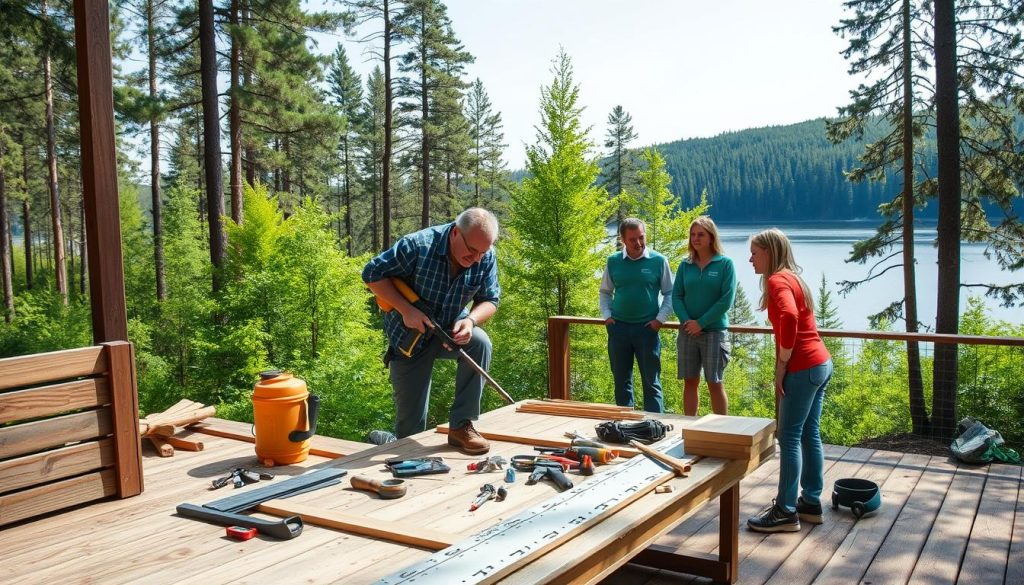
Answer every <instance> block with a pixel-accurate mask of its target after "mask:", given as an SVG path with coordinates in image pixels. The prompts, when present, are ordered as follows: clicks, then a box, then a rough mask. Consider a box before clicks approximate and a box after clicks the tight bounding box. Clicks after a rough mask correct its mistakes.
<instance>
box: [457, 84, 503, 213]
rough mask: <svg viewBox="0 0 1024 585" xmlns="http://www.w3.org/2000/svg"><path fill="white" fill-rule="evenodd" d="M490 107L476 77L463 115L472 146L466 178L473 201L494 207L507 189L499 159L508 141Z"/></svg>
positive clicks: (480, 204) (497, 117)
mask: <svg viewBox="0 0 1024 585" xmlns="http://www.w3.org/2000/svg"><path fill="white" fill-rule="evenodd" d="M492 108H493V106H492V105H491V99H490V98H489V97H488V96H487V91H486V90H485V89H484V84H483V82H482V81H480V79H479V78H477V79H476V80H475V81H474V82H473V84H472V85H471V86H470V90H469V92H468V94H467V95H466V119H467V120H468V121H469V138H470V141H471V149H472V151H471V153H470V161H469V164H470V175H469V181H470V183H471V184H472V188H473V199H472V203H473V205H475V206H477V207H487V208H489V209H491V210H492V211H493V210H495V209H499V208H500V206H501V203H500V199H501V195H503V194H504V193H505V192H507V190H508V185H507V180H506V175H507V173H508V171H507V169H506V168H505V162H504V160H502V154H503V153H504V151H505V147H506V146H507V145H506V144H505V143H504V139H505V135H504V133H503V132H502V124H501V112H494V111H493V110H492ZM485 195H486V198H485Z"/></svg>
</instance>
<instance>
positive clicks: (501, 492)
mask: <svg viewBox="0 0 1024 585" xmlns="http://www.w3.org/2000/svg"><path fill="white" fill-rule="evenodd" d="M506 496H508V490H507V489H505V486H504V484H502V486H501V487H499V488H498V493H497V494H496V495H495V496H494V501H495V502H503V501H505V497H506Z"/></svg>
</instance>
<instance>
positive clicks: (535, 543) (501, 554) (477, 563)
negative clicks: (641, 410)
mask: <svg viewBox="0 0 1024 585" xmlns="http://www.w3.org/2000/svg"><path fill="white" fill-rule="evenodd" d="M681 445H682V437H675V438H672V439H669V440H668V441H667V442H665V443H664V444H663V445H660V446H659V447H658V450H659V451H661V452H662V453H667V454H669V455H673V456H675V457H681V456H682V455H683V450H682V447H681ZM673 451H675V453H673ZM671 475H672V472H671V471H668V470H667V468H666V467H663V466H662V465H661V464H659V463H657V462H655V461H653V460H651V459H650V458H648V457H643V456H640V457H633V458H631V459H630V460H629V461H627V462H625V463H621V464H619V465H616V466H615V467H614V468H613V469H610V470H608V471H607V472H605V473H600V474H598V475H595V476H593V477H590V478H588V479H587V481H585V482H583V483H581V484H579V485H577V486H575V487H573V488H572V489H570V490H568V491H565V492H562V493H560V494H558V495H556V496H554V497H553V498H551V499H550V500H547V501H545V502H544V503H542V504H538V505H536V506H534V507H532V508H530V509H528V510H525V511H523V512H520V513H519V514H518V515H516V516H514V517H512V518H509V519H508V520H505V521H504V522H499V523H498V524H495V525H494V526H491V527H489V528H486V529H484V530H482V531H480V532H478V533H477V534H475V535H473V536H470V537H469V538H467V539H465V540H463V541H460V542H458V543H456V544H454V545H452V546H450V547H448V548H446V549H444V550H440V551H438V552H436V553H434V554H433V555H431V556H429V557H427V558H426V559H423V560H422V561H420V562H418V563H415V564H413V565H410V566H409V567H406V568H405V569H402V570H401V571H399V572H397V573H393V574H391V575H388V576H387V577H384V578H383V579H381V580H380V581H378V582H377V583H378V584H379V585H397V584H400V583H415V584H416V585H421V584H434V583H436V584H438V585H450V584H452V583H479V582H481V581H483V580H485V579H488V578H494V577H496V576H500V574H501V572H502V571H503V570H505V569H507V568H508V567H510V566H511V565H512V564H514V563H518V562H520V561H522V560H523V559H525V558H529V557H530V556H531V555H535V554H537V553H538V552H540V551H541V550H543V549H544V548H545V546H547V545H548V544H550V543H552V542H554V541H556V540H557V539H559V538H561V537H563V536H565V535H566V534H568V533H571V532H578V531H581V530H582V526H583V525H584V524H585V523H587V522H588V521H591V520H594V519H596V518H598V517H601V516H604V515H607V514H608V513H610V512H611V511H613V510H615V509H616V506H618V505H619V504H621V503H622V502H625V501H626V500H629V499H630V498H633V497H635V496H636V495H637V493H638V492H640V491H641V490H643V488H645V487H648V486H650V485H651V484H652V483H653V482H655V481H656V480H659V479H662V478H665V477H667V476H671Z"/></svg>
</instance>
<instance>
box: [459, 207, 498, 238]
mask: <svg viewBox="0 0 1024 585" xmlns="http://www.w3.org/2000/svg"><path fill="white" fill-rule="evenodd" d="M455 225H456V227H458V228H459V231H460V232H462V233H466V234H468V233H469V232H471V231H473V230H475V229H479V230H482V231H483V232H484V233H485V234H487V235H488V236H490V238H491V241H492V242H493V241H496V240H497V239H498V218H496V217H494V214H493V213H491V212H490V211H487V210H486V209H484V208H483V207H470V208H469V209H467V210H465V211H463V212H462V213H460V214H459V216H458V217H456V218H455Z"/></svg>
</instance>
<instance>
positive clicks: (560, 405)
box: [516, 398, 644, 420]
mask: <svg viewBox="0 0 1024 585" xmlns="http://www.w3.org/2000/svg"><path fill="white" fill-rule="evenodd" d="M516 412H532V413H537V414H553V415H557V416H573V417H579V418H599V419H602V420H643V419H644V415H643V413H641V412H637V411H635V410H633V408H632V407H630V406H615V405H614V404H595V403H591V402H578V401H575V400H559V399H556V398H547V399H544V400H527V401H526V402H523V403H522V404H520V405H519V406H518V407H517V408H516Z"/></svg>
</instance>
